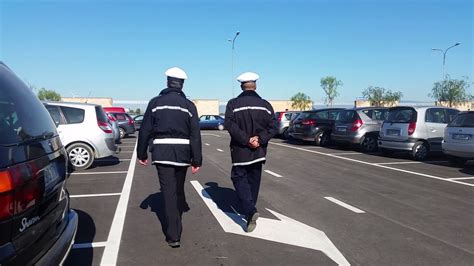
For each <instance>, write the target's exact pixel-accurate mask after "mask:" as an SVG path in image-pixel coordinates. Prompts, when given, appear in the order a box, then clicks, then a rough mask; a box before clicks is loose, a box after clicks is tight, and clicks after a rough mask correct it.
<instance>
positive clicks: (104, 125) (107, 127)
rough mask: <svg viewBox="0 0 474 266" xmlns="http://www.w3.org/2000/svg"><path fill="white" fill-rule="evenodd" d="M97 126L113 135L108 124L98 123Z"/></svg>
mask: <svg viewBox="0 0 474 266" xmlns="http://www.w3.org/2000/svg"><path fill="white" fill-rule="evenodd" d="M97 124H98V125H99V128H100V129H102V131H104V132H105V133H112V128H111V127H110V126H109V124H108V123H106V122H100V121H97Z"/></svg>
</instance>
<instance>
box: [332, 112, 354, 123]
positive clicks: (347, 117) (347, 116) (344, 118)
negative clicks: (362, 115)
mask: <svg viewBox="0 0 474 266" xmlns="http://www.w3.org/2000/svg"><path fill="white" fill-rule="evenodd" d="M357 118H359V116H358V115H357V112H356V111H354V110H344V111H342V112H339V115H338V116H337V118H336V120H337V121H338V122H341V123H352V122H354V121H355V120H356V119H357Z"/></svg>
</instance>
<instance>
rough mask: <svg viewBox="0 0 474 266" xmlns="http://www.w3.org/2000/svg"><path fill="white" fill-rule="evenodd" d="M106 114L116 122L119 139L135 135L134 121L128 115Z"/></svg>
mask: <svg viewBox="0 0 474 266" xmlns="http://www.w3.org/2000/svg"><path fill="white" fill-rule="evenodd" d="M107 113H108V114H109V115H111V116H112V117H113V118H115V119H116V120H117V123H118V127H119V131H120V138H121V139H123V138H125V137H127V136H128V135H130V134H133V133H135V121H134V120H133V119H132V117H130V115H128V114H127V113H113V112H110V113H109V112H107Z"/></svg>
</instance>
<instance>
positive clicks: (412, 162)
mask: <svg viewBox="0 0 474 266" xmlns="http://www.w3.org/2000/svg"><path fill="white" fill-rule="evenodd" d="M447 162H448V161H424V162H415V161H406V162H388V163H375V164H380V165H391V164H420V163H425V164H439V163H447Z"/></svg>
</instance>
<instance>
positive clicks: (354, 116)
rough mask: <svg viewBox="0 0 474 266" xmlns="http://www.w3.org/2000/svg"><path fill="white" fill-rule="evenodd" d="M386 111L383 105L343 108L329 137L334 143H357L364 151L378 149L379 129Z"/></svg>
mask: <svg viewBox="0 0 474 266" xmlns="http://www.w3.org/2000/svg"><path fill="white" fill-rule="evenodd" d="M387 113H388V108H383V107H363V108H353V109H346V110H343V111H341V112H340V113H339V116H338V117H337V119H336V122H335V124H334V128H333V131H332V134H331V139H332V140H333V141H334V142H336V143H341V144H342V143H350V144H356V145H359V146H360V148H361V150H362V151H365V152H374V151H376V150H378V146H377V140H378V137H379V131H380V127H381V126H382V123H383V120H385V118H386V115H387Z"/></svg>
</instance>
